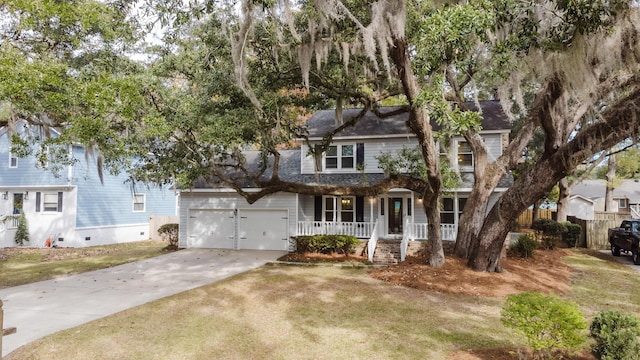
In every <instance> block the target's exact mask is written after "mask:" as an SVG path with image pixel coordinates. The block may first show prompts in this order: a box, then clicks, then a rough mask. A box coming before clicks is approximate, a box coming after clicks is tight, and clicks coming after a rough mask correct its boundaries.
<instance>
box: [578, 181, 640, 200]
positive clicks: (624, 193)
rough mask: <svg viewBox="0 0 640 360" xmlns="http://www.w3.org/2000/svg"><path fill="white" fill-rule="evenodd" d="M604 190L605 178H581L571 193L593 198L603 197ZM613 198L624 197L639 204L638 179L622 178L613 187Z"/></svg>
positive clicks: (639, 189)
mask: <svg viewBox="0 0 640 360" xmlns="http://www.w3.org/2000/svg"><path fill="white" fill-rule="evenodd" d="M605 190H606V181H605V180H583V181H582V182H579V183H578V184H576V185H574V186H573V187H572V188H571V194H572V195H581V196H583V197H585V198H588V199H592V200H595V199H600V198H604V197H605ZM613 198H614V199H623V198H626V199H629V203H631V204H640V181H638V180H622V182H621V183H620V185H618V187H616V188H615V189H613Z"/></svg>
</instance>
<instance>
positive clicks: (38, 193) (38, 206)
mask: <svg viewBox="0 0 640 360" xmlns="http://www.w3.org/2000/svg"><path fill="white" fill-rule="evenodd" d="M40 196H42V195H41V193H40V191H38V192H36V212H40V203H41V201H40Z"/></svg>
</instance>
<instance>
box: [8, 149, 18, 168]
mask: <svg viewBox="0 0 640 360" xmlns="http://www.w3.org/2000/svg"><path fill="white" fill-rule="evenodd" d="M9 167H10V168H17V167H18V157H17V156H16V155H15V154H14V153H12V152H9Z"/></svg>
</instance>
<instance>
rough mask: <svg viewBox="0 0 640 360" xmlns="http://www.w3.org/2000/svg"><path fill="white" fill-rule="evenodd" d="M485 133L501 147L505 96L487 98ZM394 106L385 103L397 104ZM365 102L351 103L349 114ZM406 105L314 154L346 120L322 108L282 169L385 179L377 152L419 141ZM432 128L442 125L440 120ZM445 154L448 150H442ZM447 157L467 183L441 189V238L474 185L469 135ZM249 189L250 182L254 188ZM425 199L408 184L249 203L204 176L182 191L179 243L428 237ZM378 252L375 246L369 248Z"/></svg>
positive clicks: (238, 245)
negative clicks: (375, 191) (373, 191)
mask: <svg viewBox="0 0 640 360" xmlns="http://www.w3.org/2000/svg"><path fill="white" fill-rule="evenodd" d="M481 107H482V114H483V122H482V132H481V135H482V137H483V139H484V141H485V143H486V144H487V146H488V148H489V157H490V159H489V160H491V159H492V158H493V159H495V158H497V157H498V156H500V155H501V153H502V150H503V148H504V147H505V146H506V144H507V142H508V136H509V132H510V129H511V124H510V122H509V120H508V118H507V117H506V115H505V114H504V113H503V111H502V109H501V106H500V104H499V102H497V101H484V102H481ZM391 110H393V109H381V112H383V113H384V112H385V111H386V112H391ZM358 112H359V109H350V110H347V109H345V110H344V111H343V118H345V119H348V118H349V117H351V116H354V115H355V114H357V113H358ZM407 119H408V113H406V112H403V113H399V114H396V115H393V116H390V117H385V118H383V119H382V118H380V117H378V116H377V115H375V114H374V113H373V112H370V113H367V114H366V115H365V116H364V117H363V118H362V119H360V120H359V121H358V123H357V124H356V125H355V126H354V127H347V128H346V129H344V130H343V131H342V132H340V133H339V134H337V135H336V136H334V137H333V139H332V143H331V145H330V146H329V147H328V149H327V150H326V151H325V152H324V153H323V154H322V155H321V156H312V155H310V154H309V151H308V150H309V146H314V144H317V143H320V142H321V141H322V139H323V137H324V136H325V135H326V134H327V133H328V132H330V131H331V130H333V129H335V128H337V127H338V126H339V125H340V124H339V123H338V122H337V121H336V116H335V111H334V110H323V111H318V112H316V113H315V114H314V115H313V116H312V117H311V118H310V119H309V120H308V122H307V124H306V127H307V130H308V141H304V142H302V145H301V148H300V149H296V150H283V151H281V152H280V154H281V159H280V167H279V176H280V178H281V179H283V180H286V181H291V182H296V183H303V184H314V185H363V184H373V183H376V182H377V181H379V180H381V179H383V178H384V177H385V174H384V173H383V169H381V168H380V167H379V163H378V156H379V155H381V154H384V153H391V154H395V153H398V152H399V151H400V150H401V149H402V148H403V147H407V148H411V147H413V148H415V147H416V146H417V140H416V137H415V135H414V134H412V133H411V131H410V129H409V128H408V127H407ZM433 126H434V129H436V130H437V129H438V127H437V125H436V124H434V125H433ZM257 155H258V154H257V152H246V153H245V156H246V158H247V162H248V163H251V162H252V161H253V162H255V161H257ZM443 155H444V154H443ZM446 155H447V157H448V158H449V159H455V160H454V161H452V162H453V164H452V167H453V168H454V170H456V171H458V172H459V174H460V177H461V180H462V181H461V184H460V186H459V187H458V188H457V189H452V190H451V191H449V192H448V193H447V195H445V196H443V197H442V208H441V221H442V225H441V226H442V235H443V240H451V241H454V240H455V236H456V233H457V226H458V223H459V220H460V216H461V214H462V209H463V207H464V205H465V202H466V199H467V198H468V196H469V193H470V191H471V188H472V181H473V165H474V159H473V153H472V152H471V150H470V148H469V146H468V144H467V143H466V141H465V140H464V138H463V137H461V136H460V137H454V138H453V139H452V140H451V142H450V144H449V152H448V154H446ZM510 183H511V179H510V177H506V178H505V179H504V180H503V181H502V183H501V184H500V185H499V187H498V188H497V189H496V191H495V193H494V194H493V195H492V201H496V200H497V199H498V197H499V196H500V193H501V192H504V191H506V189H507V188H508V186H509V185H510ZM247 190H248V191H251V190H252V189H250V188H248V189H247ZM426 219H427V218H426V215H425V212H424V207H423V204H422V199H421V198H420V197H419V196H418V195H417V194H415V193H414V192H412V191H410V190H407V189H392V190H391V191H389V192H388V193H385V194H379V195H377V196H374V197H368V198H364V197H360V196H336V195H333V194H326V195H323V196H311V195H304V194H295V193H286V192H281V193H276V194H272V195H270V196H266V197H264V198H262V199H260V200H258V201H257V202H255V203H254V204H251V205H249V204H248V203H247V202H246V201H245V200H244V198H242V197H241V196H239V195H238V194H237V193H236V192H235V191H234V190H233V189H230V188H224V187H221V186H215V185H211V184H209V183H207V182H198V183H196V184H194V186H193V187H192V188H191V189H185V190H183V191H182V192H181V195H180V246H181V247H205V248H227V249H264V250H289V249H290V248H291V244H290V240H289V239H290V237H291V236H295V235H309V234H319V233H334V234H349V235H355V236H357V237H358V238H360V239H363V240H365V241H369V243H370V244H371V243H373V244H375V241H376V240H377V239H378V238H380V239H398V240H400V239H402V240H404V241H411V240H424V239H426V237H427V220H426ZM372 253H373V251H372V249H370V251H369V255H370V256H371V254H372Z"/></svg>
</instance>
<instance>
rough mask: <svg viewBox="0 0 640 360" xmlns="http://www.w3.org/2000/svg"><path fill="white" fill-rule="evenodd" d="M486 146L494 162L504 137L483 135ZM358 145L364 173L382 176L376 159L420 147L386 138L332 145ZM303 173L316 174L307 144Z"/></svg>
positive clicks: (412, 141) (454, 146)
mask: <svg viewBox="0 0 640 360" xmlns="http://www.w3.org/2000/svg"><path fill="white" fill-rule="evenodd" d="M482 137H483V139H484V141H485V144H486V145H487V148H488V153H487V155H488V158H489V161H494V160H495V159H497V158H498V157H499V156H500V155H501V154H502V135H501V134H497V133H496V134H483V135H482ZM459 141H464V138H462V137H454V138H453V141H452V142H451V144H452V145H451V147H452V148H451V152H452V155H453V156H452V158H454V159H455V158H456V157H457V143H458V142H459ZM356 143H364V165H365V167H364V172H366V173H379V174H381V173H382V172H383V171H382V169H380V168H379V167H378V165H379V163H378V160H377V159H376V157H377V156H379V155H381V154H384V153H391V154H397V153H398V152H400V151H401V150H402V148H403V147H408V148H412V147H416V146H417V145H418V143H417V141H416V140H415V138H409V137H406V138H384V139H366V140H336V141H334V142H333V143H332V144H335V145H348V144H353V145H355V144H356ZM301 149H302V151H301V154H302V155H301V156H302V159H301V161H302V163H301V172H302V173H303V174H314V173H315V161H314V158H313V157H312V156H307V153H308V150H309V147H308V145H307V144H306V143H303V144H302V147H301ZM358 171H359V170H357V169H355V168H354V169H347V170H340V169H330V170H328V171H327V170H325V171H323V172H324V173H340V172H343V173H344V172H349V173H355V172H358Z"/></svg>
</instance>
